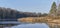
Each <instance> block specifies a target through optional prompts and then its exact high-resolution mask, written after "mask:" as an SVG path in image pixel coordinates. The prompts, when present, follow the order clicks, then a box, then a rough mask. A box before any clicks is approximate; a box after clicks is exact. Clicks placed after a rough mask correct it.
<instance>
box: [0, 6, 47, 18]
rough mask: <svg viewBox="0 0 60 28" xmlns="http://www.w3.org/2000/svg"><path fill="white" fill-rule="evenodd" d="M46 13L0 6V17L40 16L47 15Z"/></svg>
mask: <svg viewBox="0 0 60 28" xmlns="http://www.w3.org/2000/svg"><path fill="white" fill-rule="evenodd" d="M47 15H48V14H46V13H44V14H41V13H32V12H21V11H17V10H14V9H11V8H4V7H0V19H18V18H23V17H42V16H47Z"/></svg>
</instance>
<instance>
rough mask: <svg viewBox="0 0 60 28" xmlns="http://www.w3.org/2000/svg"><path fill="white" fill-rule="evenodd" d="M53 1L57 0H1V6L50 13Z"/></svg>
mask: <svg viewBox="0 0 60 28" xmlns="http://www.w3.org/2000/svg"><path fill="white" fill-rule="evenodd" d="M53 1H56V0H0V7H6V8H13V9H15V10H18V11H23V12H36V13H38V12H41V13H48V12H49V10H50V7H51V5H52V2H53Z"/></svg>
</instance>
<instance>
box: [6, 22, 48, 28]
mask: <svg viewBox="0 0 60 28" xmlns="http://www.w3.org/2000/svg"><path fill="white" fill-rule="evenodd" d="M6 28H8V27H6ZM10 28H49V26H48V25H47V24H45V23H33V24H32V23H29V24H20V25H17V26H12V27H10Z"/></svg>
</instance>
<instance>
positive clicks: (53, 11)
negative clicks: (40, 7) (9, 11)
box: [49, 2, 57, 16]
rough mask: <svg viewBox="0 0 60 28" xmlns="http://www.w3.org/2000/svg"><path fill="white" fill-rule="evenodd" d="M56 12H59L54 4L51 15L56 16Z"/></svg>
mask: <svg viewBox="0 0 60 28" xmlns="http://www.w3.org/2000/svg"><path fill="white" fill-rule="evenodd" d="M56 11H57V8H56V3H55V2H53V4H52V6H51V10H50V14H49V15H52V16H56Z"/></svg>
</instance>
